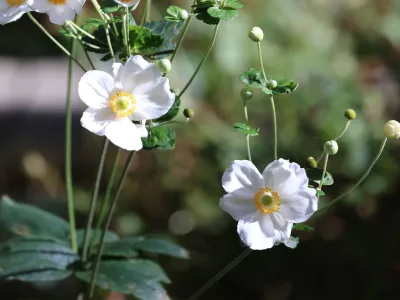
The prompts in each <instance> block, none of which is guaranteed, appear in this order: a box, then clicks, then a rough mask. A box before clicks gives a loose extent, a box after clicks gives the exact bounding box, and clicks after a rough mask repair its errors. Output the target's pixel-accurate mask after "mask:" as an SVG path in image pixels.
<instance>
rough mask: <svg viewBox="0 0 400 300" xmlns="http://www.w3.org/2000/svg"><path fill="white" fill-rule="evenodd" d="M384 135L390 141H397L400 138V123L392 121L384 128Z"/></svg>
mask: <svg viewBox="0 0 400 300" xmlns="http://www.w3.org/2000/svg"><path fill="white" fill-rule="evenodd" d="M383 134H384V135H385V137H387V138H388V139H390V140H397V139H398V138H399V137H400V123H399V122H397V121H395V120H390V121H389V122H387V123H386V124H385V126H383Z"/></svg>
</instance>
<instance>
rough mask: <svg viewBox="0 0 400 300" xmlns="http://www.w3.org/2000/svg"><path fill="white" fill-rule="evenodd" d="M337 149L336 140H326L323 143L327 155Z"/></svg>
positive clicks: (332, 153)
mask: <svg viewBox="0 0 400 300" xmlns="http://www.w3.org/2000/svg"><path fill="white" fill-rule="evenodd" d="M338 151H339V146H338V144H337V143H336V141H334V140H332V141H327V142H325V144H324V152H325V153H326V154H329V155H335V154H336V153H337V152H338Z"/></svg>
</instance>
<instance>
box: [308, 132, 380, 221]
mask: <svg viewBox="0 0 400 300" xmlns="http://www.w3.org/2000/svg"><path fill="white" fill-rule="evenodd" d="M386 142H387V139H384V140H383V142H382V144H381V147H380V148H379V151H378V153H377V154H376V156H375V158H374V159H373V160H372V162H371V164H370V165H369V167H368V169H367V170H366V171H365V172H364V174H363V175H362V176H361V178H360V179H359V180H358V181H357V182H356V183H355V184H354V185H353V186H352V187H351V188H349V189H348V190H347V191H345V192H344V193H343V194H341V195H340V196H338V197H336V198H335V199H333V200H332V201H331V202H329V203H327V204H325V205H324V206H322V207H320V208H319V209H318V210H317V211H316V212H315V213H314V215H313V216H315V215H317V214H319V213H320V212H321V211H323V210H325V209H327V208H328V207H330V206H331V205H333V204H335V203H336V202H338V201H339V200H341V199H342V198H344V197H346V196H347V195H349V194H350V193H351V192H352V191H354V190H355V189H356V188H357V187H358V186H359V185H360V184H361V183H362V182H363V181H364V179H365V178H366V177H367V176H368V174H369V172H371V170H372V168H373V167H374V165H375V164H376V162H377V161H378V159H379V157H380V156H381V154H382V152H383V149H385V145H386Z"/></svg>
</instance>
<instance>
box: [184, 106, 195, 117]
mask: <svg viewBox="0 0 400 300" xmlns="http://www.w3.org/2000/svg"><path fill="white" fill-rule="evenodd" d="M183 115H184V116H185V117H186V118H188V119H191V118H193V116H194V110H193V109H191V108H185V109H184V110H183Z"/></svg>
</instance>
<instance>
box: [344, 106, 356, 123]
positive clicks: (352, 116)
mask: <svg viewBox="0 0 400 300" xmlns="http://www.w3.org/2000/svg"><path fill="white" fill-rule="evenodd" d="M344 116H345V117H346V118H347V119H348V120H354V119H355V118H356V117H357V114H356V112H355V111H354V109H351V108H349V109H348V110H346V112H345V113H344Z"/></svg>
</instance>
